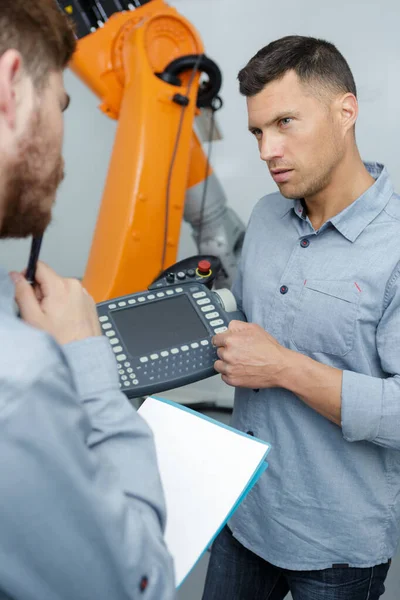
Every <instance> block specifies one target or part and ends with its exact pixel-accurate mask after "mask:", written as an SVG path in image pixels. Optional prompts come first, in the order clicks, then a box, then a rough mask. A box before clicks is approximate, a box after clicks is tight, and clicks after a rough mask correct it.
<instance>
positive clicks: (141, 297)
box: [138, 296, 146, 302]
mask: <svg viewBox="0 0 400 600" xmlns="http://www.w3.org/2000/svg"><path fill="white" fill-rule="evenodd" d="M138 302H146V298H145V297H144V296H140V298H138Z"/></svg>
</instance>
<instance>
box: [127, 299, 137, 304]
mask: <svg viewBox="0 0 400 600" xmlns="http://www.w3.org/2000/svg"><path fill="white" fill-rule="evenodd" d="M128 304H136V300H134V299H133V298H131V299H130V300H128Z"/></svg>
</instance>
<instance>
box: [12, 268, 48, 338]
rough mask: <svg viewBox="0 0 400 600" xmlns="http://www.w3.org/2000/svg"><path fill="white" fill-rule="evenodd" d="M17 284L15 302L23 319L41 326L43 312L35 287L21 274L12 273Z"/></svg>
mask: <svg viewBox="0 0 400 600" xmlns="http://www.w3.org/2000/svg"><path fill="white" fill-rule="evenodd" d="M10 277H11V279H12V281H13V282H14V284H15V301H16V303H17V305H18V308H19V312H20V314H21V317H22V318H23V319H24V321H26V322H27V323H30V324H31V325H36V326H37V327H40V326H41V321H42V318H43V312H42V310H41V308H40V304H39V302H38V300H37V298H36V295H35V292H34V290H33V287H32V286H31V284H30V283H28V281H27V280H26V279H25V277H24V276H23V275H21V273H15V272H12V273H10Z"/></svg>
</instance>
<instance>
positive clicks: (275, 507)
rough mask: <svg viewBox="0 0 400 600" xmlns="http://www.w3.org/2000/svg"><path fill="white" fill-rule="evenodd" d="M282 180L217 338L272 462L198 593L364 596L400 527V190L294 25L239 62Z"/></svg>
mask: <svg viewBox="0 0 400 600" xmlns="http://www.w3.org/2000/svg"><path fill="white" fill-rule="evenodd" d="M239 82H240V91H241V93H242V94H244V95H245V96H246V99H247V109H248V120H249V130H250V132H251V133H252V134H253V135H254V137H255V138H256V140H257V143H258V148H259V152H260V157H261V159H262V160H263V161H265V163H266V164H267V166H268V169H269V171H270V173H271V175H272V177H273V179H274V181H275V182H276V184H277V185H278V188H279V192H278V193H275V194H271V195H269V196H266V197H264V198H262V199H261V200H260V201H259V202H258V204H257V205H256V207H255V208H254V211H253V213H252V215H251V218H250V222H249V225H248V230H247V233H246V238H245V242H244V247H243V253H242V258H241V265H240V269H239V275H238V278H237V281H236V283H235V285H234V293H235V295H236V298H237V300H238V303H239V305H240V306H241V308H242V310H243V312H244V313H245V315H246V317H247V320H248V323H239V322H233V323H232V324H231V325H230V327H229V330H228V331H227V332H225V333H222V334H219V335H217V336H216V337H215V338H214V344H215V345H216V346H217V347H218V356H219V360H218V361H217V362H216V365H215V366H216V369H217V370H218V371H219V372H220V373H221V374H222V378H223V380H224V381H225V382H226V383H228V384H229V385H232V386H235V387H236V394H235V405H234V412H233V425H234V426H235V427H237V428H238V429H241V430H243V431H246V432H247V433H249V434H251V435H255V436H257V437H260V438H262V439H265V440H268V441H269V442H270V443H271V444H272V451H271V462H270V467H269V469H268V470H267V472H266V473H265V475H264V476H263V477H262V478H261V480H260V482H259V483H258V484H257V486H256V487H255V488H254V489H253V491H252V492H251V493H250V495H249V496H248V497H247V499H246V500H245V501H244V503H243V504H242V505H241V507H240V508H239V510H238V511H237V512H236V513H235V515H234V517H233V518H232V520H231V521H230V523H229V527H226V528H224V529H223V531H222V533H221V534H220V536H219V537H218V538H217V540H216V541H215V543H214V545H213V549H212V554H211V560H210V566H209V571H208V575H207V581H206V587H205V592H204V600H222V599H225V598H226V599H229V600H244V599H249V600H266V599H267V598H268V599H269V600H279V599H281V598H284V597H285V596H286V595H287V594H288V592H289V591H290V592H291V594H292V597H293V599H294V600H311V599H312V600H333V599H339V598H340V600H350V599H351V600H365V599H368V600H376V599H377V598H379V597H380V596H381V594H383V592H384V581H385V578H386V575H387V572H388V568H389V565H390V560H391V557H392V556H393V555H394V554H395V552H396V547H397V543H398V539H399V527H400V518H399V517H400V453H399V449H400V375H399V374H400V241H399V240H400V197H399V196H398V195H397V194H395V193H394V191H393V186H392V184H391V182H390V179H389V175H388V173H387V171H386V169H385V168H384V167H383V165H380V164H376V163H373V164H372V163H365V164H364V163H363V162H362V160H361V158H360V154H359V151H358V149H357V146H356V142H355V135H354V127H355V123H356V119H357V114H358V105H357V99H356V86H355V84H354V80H353V77H352V74H351V71H350V69H349V67H348V65H347V63H346V61H345V59H344V58H343V56H342V55H341V54H340V53H339V52H338V50H337V49H336V48H335V46H333V45H332V44H330V43H328V42H325V41H323V40H318V39H314V38H309V37H301V36H289V37H286V38H283V39H280V40H277V41H275V42H272V43H271V44H269V45H268V46H266V47H265V48H263V49H262V50H260V51H259V52H258V53H257V54H256V55H255V56H254V57H253V58H252V59H251V60H250V61H249V63H248V64H247V65H246V67H245V68H244V69H242V70H241V71H240V73H239Z"/></svg>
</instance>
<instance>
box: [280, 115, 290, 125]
mask: <svg viewBox="0 0 400 600" xmlns="http://www.w3.org/2000/svg"><path fill="white" fill-rule="evenodd" d="M292 121H293V119H292V117H285V118H284V119H281V120H280V121H279V123H280V124H281V125H283V126H285V125H289V124H290V123H291V122H292Z"/></svg>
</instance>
